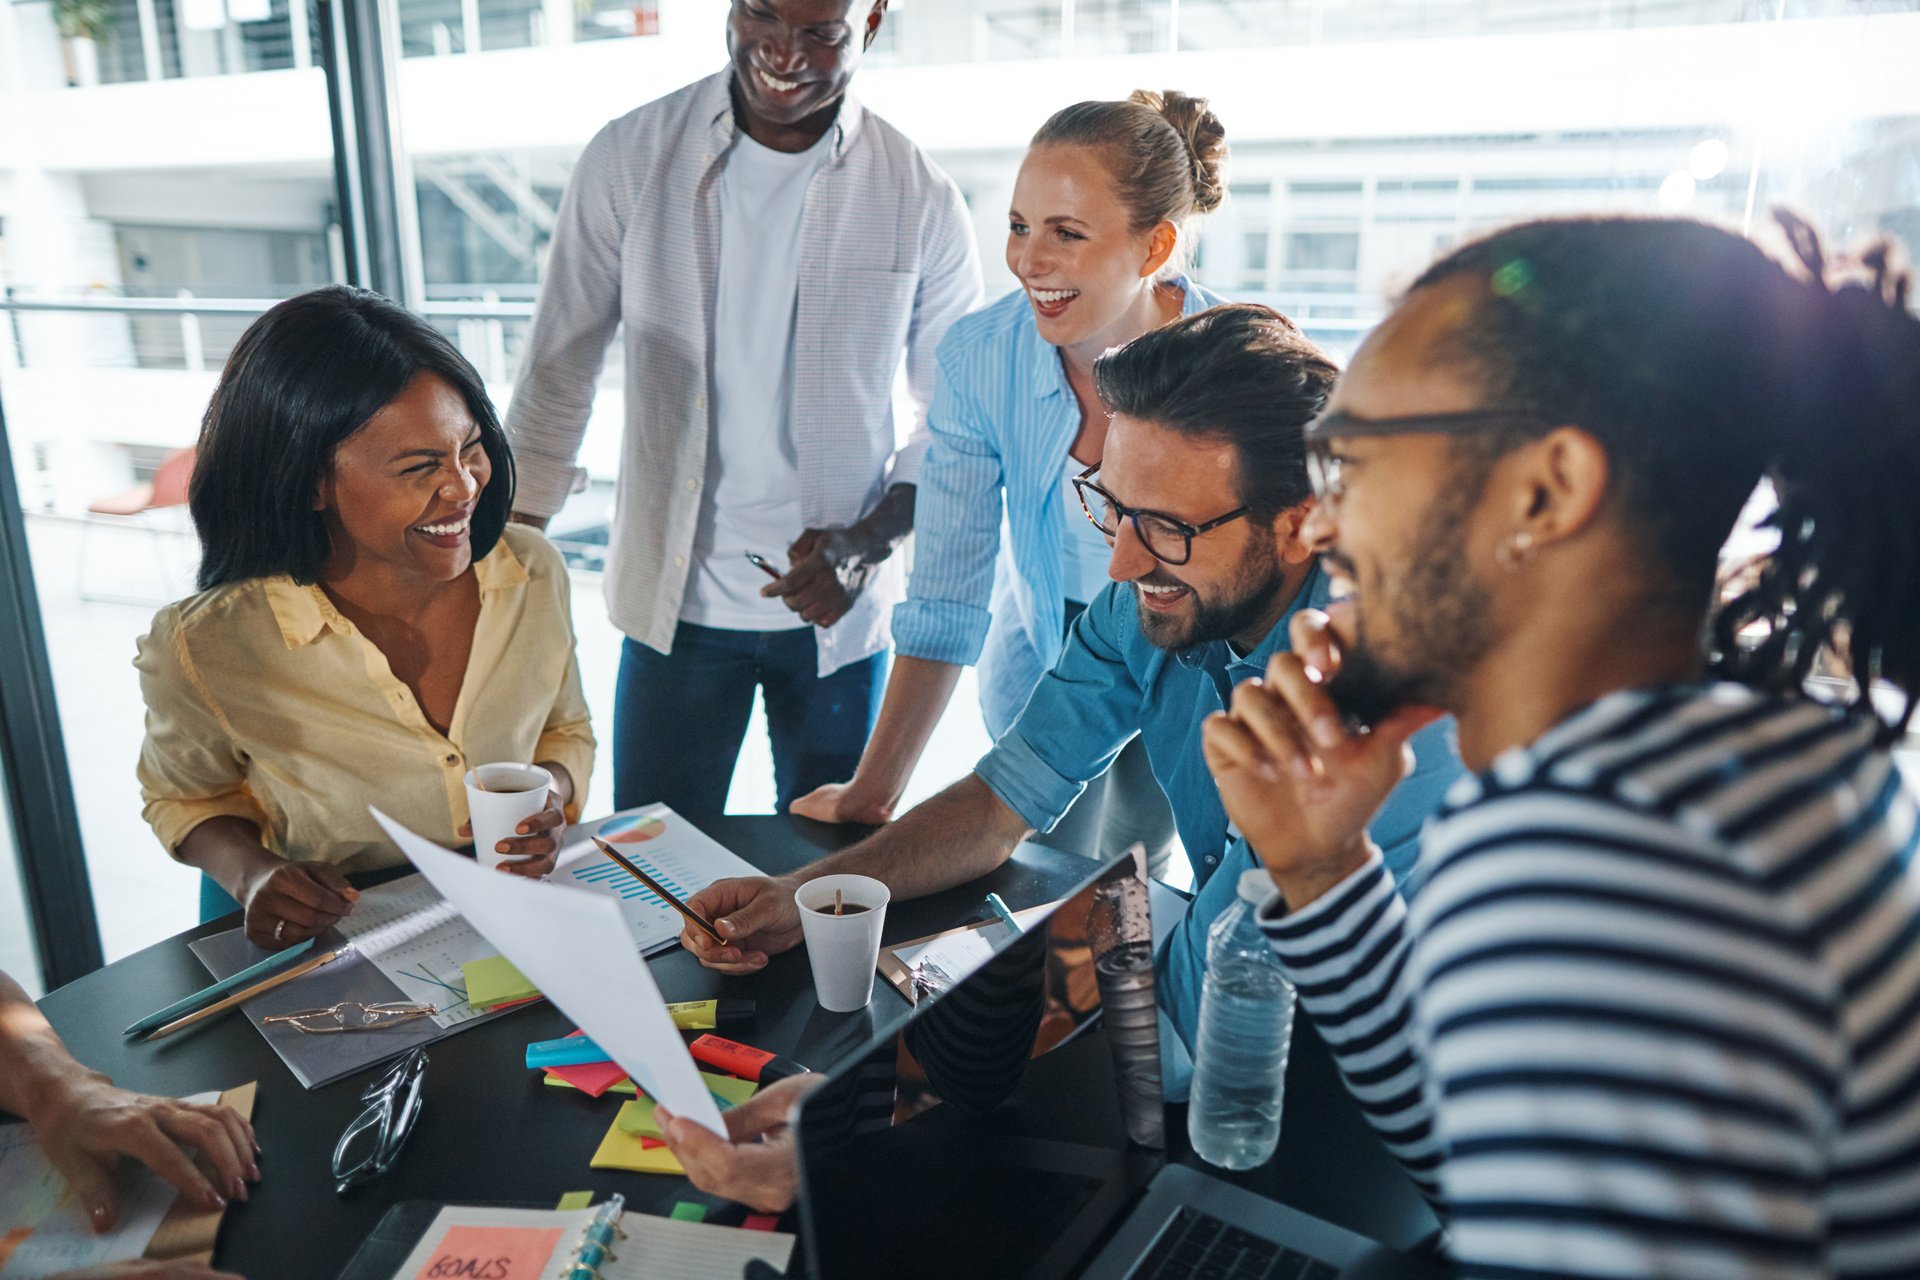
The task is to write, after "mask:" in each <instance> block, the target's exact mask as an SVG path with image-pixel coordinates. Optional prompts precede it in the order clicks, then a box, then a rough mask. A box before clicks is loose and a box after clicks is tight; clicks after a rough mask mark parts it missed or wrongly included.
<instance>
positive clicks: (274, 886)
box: [241, 861, 360, 951]
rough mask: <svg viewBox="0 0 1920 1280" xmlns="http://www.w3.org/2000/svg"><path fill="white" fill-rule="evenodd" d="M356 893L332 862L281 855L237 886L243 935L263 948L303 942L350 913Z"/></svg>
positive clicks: (357, 891)
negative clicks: (288, 858) (243, 912)
mask: <svg viewBox="0 0 1920 1280" xmlns="http://www.w3.org/2000/svg"><path fill="white" fill-rule="evenodd" d="M359 896H360V891H359V890H358V889H356V888H354V887H353V886H352V885H350V884H348V883H347V878H346V876H344V875H342V874H341V872H340V868H338V867H336V866H334V865H333V864H332V863H331V862H311V861H308V862H294V861H281V862H279V863H277V864H276V865H273V866H270V867H268V868H267V869H266V871H265V872H264V873H263V874H260V875H257V876H255V877H254V878H253V879H251V880H250V881H249V882H248V883H247V884H246V885H245V886H244V887H243V888H242V890H241V898H242V905H243V906H244V907H245V908H246V929H247V941H248V942H251V943H252V944H253V945H254V946H256V947H262V948H265V949H266V950H268V951H279V950H281V949H282V948H284V947H290V946H292V945H293V944H294V943H296V942H305V941H306V940H307V939H308V938H311V937H313V936H314V935H315V934H317V933H321V932H323V931H325V930H326V929H328V928H330V927H331V926H332V925H333V924H334V923H335V922H337V921H338V920H340V919H341V918H342V917H344V916H347V915H349V914H351V913H352V911H353V904H354V901H355V900H356V899H358V898H359Z"/></svg>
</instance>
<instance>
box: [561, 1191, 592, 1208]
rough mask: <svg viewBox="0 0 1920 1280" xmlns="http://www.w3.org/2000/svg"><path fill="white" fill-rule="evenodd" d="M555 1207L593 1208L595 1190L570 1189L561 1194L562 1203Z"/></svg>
mask: <svg viewBox="0 0 1920 1280" xmlns="http://www.w3.org/2000/svg"><path fill="white" fill-rule="evenodd" d="M553 1207H554V1208H556V1209H591V1208H592V1207H593V1192H591V1191H569V1192H567V1194H565V1195H563V1196H561V1197H560V1203H559V1204H557V1205H555V1206H553Z"/></svg>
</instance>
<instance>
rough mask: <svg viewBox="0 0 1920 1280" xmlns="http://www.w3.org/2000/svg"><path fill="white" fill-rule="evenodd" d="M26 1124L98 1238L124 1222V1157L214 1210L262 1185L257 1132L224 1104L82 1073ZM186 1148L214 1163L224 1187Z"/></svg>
mask: <svg viewBox="0 0 1920 1280" xmlns="http://www.w3.org/2000/svg"><path fill="white" fill-rule="evenodd" d="M26 1119H27V1121H28V1123H29V1124H30V1125H31V1126H32V1128H33V1136H34V1138H35V1139H36V1140H37V1141H38V1142H39V1143H40V1145H41V1147H43V1148H44V1149H45V1150H46V1153H47V1159H48V1160H50V1161H51V1162H52V1163H53V1167H54V1168H56V1169H58V1170H59V1171H60V1175H61V1176H62V1177H63V1178H65V1179H66V1181H67V1188H68V1190H69V1191H70V1192H71V1193H72V1195H73V1197H74V1198H75V1199H76V1200H78V1201H79V1202H80V1205H81V1207H82V1208H84V1209H85V1211H86V1214H87V1220H88V1221H89V1222H90V1223H92V1225H93V1229H94V1230H95V1231H105V1230H108V1229H109V1228H111V1227H112V1226H113V1224H114V1222H115V1221H116V1220H117V1219H118V1217H119V1205H118V1203H117V1201H116V1199H115V1195H114V1171H115V1167H116V1166H117V1165H118V1164H119V1162H120V1159H121V1158H122V1157H123V1156H124V1157H126V1158H128V1159H132V1160H138V1161H139V1162H140V1163H141V1164H144V1165H146V1166H147V1167H148V1168H149V1169H152V1170H153V1171H154V1172H155V1173H157V1174H159V1175H160V1177H162V1178H164V1179H165V1180H166V1181H167V1182H168V1183H170V1184H171V1185H172V1186H173V1187H174V1189H175V1190H177V1191H179V1192H180V1194H181V1195H183V1196H186V1197H187V1198H188V1199H189V1200H191V1201H192V1202H193V1203H195V1204H197V1205H200V1206H201V1207H203V1208H206V1209H224V1208H225V1207H226V1205H227V1201H228V1200H245V1199H247V1197H248V1193H247V1183H249V1182H258V1181H259V1180H260V1166H259V1165H258V1164H257V1163H255V1160H254V1157H255V1155H256V1154H258V1152H259V1150H260V1148H259V1146H258V1144H257V1143H256V1142H255V1141H254V1135H253V1126H252V1125H251V1124H249V1123H248V1122H247V1121H246V1120H245V1119H244V1118H243V1117H242V1116H241V1115H240V1113H239V1112H237V1111H235V1110H234V1109H233V1108H231V1107H227V1106H222V1105H219V1104H217V1103H214V1104H206V1105H203V1104H200V1103H192V1102H182V1101H180V1100H179V1099H178V1098H160V1097H153V1096H150V1095H147V1094H140V1093H129V1092H128V1091H127V1090H125V1089H121V1088H118V1087H116V1086H115V1085H114V1083H113V1082H112V1081H111V1080H109V1079H108V1078H107V1077H106V1076H103V1075H101V1074H99V1073H98V1072H93V1071H85V1070H81V1071H77V1072H75V1073H74V1074H72V1075H70V1076H68V1077H67V1078H66V1079H63V1080H61V1081H59V1082H57V1083H54V1084H51V1085H49V1086H48V1087H47V1088H46V1090H45V1091H44V1092H43V1093H42V1094H41V1095H40V1096H39V1097H38V1098H36V1100H35V1103H34V1105H33V1107H32V1108H31V1109H30V1112H29V1114H28V1115H27V1117H26ZM183 1147H192V1148H194V1149H195V1150H197V1151H199V1152H200V1154H201V1155H203V1156H205V1157H206V1158H207V1162H208V1163H209V1164H211V1165H212V1166H213V1168H214V1175H215V1177H216V1178H217V1179H218V1180H219V1186H218V1187H216V1186H215V1185H214V1184H213V1183H211V1182H209V1181H207V1179H206V1177H205V1176H204V1175H203V1174H202V1173H201V1172H200V1170H199V1169H198V1168H197V1167H196V1166H195V1165H194V1163H193V1160H192V1159H191V1158H190V1157H189V1156H188V1155H187V1153H186V1151H184V1150H182V1148H183Z"/></svg>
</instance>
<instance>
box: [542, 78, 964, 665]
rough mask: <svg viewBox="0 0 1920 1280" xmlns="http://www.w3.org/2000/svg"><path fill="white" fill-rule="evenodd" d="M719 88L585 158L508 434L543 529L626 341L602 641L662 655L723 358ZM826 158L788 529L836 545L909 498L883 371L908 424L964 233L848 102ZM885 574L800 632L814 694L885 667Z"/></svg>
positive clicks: (681, 594)
mask: <svg viewBox="0 0 1920 1280" xmlns="http://www.w3.org/2000/svg"><path fill="white" fill-rule="evenodd" d="M731 77H732V72H731V71H722V72H719V73H718V74H715V75H712V76H708V77H707V78H706V79H704V80H700V81H698V82H696V83H694V84H692V85H689V86H687V87H686V88H684V89H682V90H680V91H679V92H677V93H673V94H670V95H668V96H667V97H665V98H662V99H660V100H659V101H657V102H652V103H649V104H647V105H646V106H643V107H641V108H639V109H638V110H635V111H632V112H630V113H628V114H627V115H625V116H622V117H621V118H620V119H618V120H615V121H613V122H612V123H611V124H609V125H607V126H606V127H605V128H603V129H602V130H601V131H600V132H599V134H597V135H596V136H595V137H594V139H593V141H592V142H590V143H589V144H588V145H587V148H586V150H585V152H583V153H582V155H581V157H580V162H579V164H578V165H577V166H576V167H575V169H574V173H573V178H572V180H571V181H570V182H569V183H568V185H567V194H566V197H565V198H564V199H563V200H562V201H561V204H560V212H559V215H558V221H557V223H556V226H555V228H554V238H553V244H552V249H551V252H550V255H549V257H548V261H547V267H546V271H545V273H544V277H543V279H542V281H541V287H540V301H539V305H538V307H537V309H536V311H535V314H534V321H533V328H532V332H531V333H530V335H529V337H528V344H527V355H526V361H525V364H524V366H523V368H522V371H521V375H520V379H519V382H518V385H517V386H516V387H515V390H514V396H513V403H512V408H511V409H510V410H509V412H508V415H507V429H508V434H509V435H510V436H511V437H512V439H513V445H514V460H515V464H516V468H517V472H518V493H517V496H516V499H515V504H516V506H517V507H518V508H519V509H520V510H522V511H525V512H527V513H529V514H531V515H538V516H547V515H552V514H553V513H554V512H556V511H558V510H559V509H560V506H561V504H562V503H563V502H564V501H565V500H566V496H567V494H568V492H569V491H570V490H571V488H572V486H573V481H574V476H575V468H574V458H575V456H576V455H577V454H578V452H579V448H580V440H581V437H582V435H583V433H584V432H585V429H586V423H587V415H588V413H589V411H590V410H591V408H592V405H593V393H594V384H595V381H596V379H597V378H598V376H599V372H600V367H601V364H602V362H603V361H604V359H605V355H606V347H607V343H608V342H609V341H611V340H612V338H613V334H614V330H615V328H616V327H618V326H621V325H624V326H625V333H626V338H625V344H626V345H625V351H626V388H625V389H626V418H627V421H626V435H625V443H624V445H623V448H622V453H621V463H620V475H619V481H618V492H617V495H616V503H615V507H614V518H613V530H612V538H611V545H610V546H609V548H608V563H607V607H608V612H609V614H610V615H611V617H612V619H613V623H614V625H615V626H617V627H618V628H619V629H620V630H621V631H623V632H625V633H626V634H627V635H629V636H632V637H634V638H635V639H638V640H640V641H641V642H642V643H644V644H646V645H649V646H651V647H652V648H654V649H657V650H659V651H661V652H662V653H665V652H667V651H668V650H669V649H670V648H671V646H672V642H673V633H674V628H675V627H676V625H677V624H678V622H679V619H680V616H681V608H682V605H683V602H684V599H685V596H686V590H687V581H688V576H689V573H690V572H691V566H690V564H689V559H690V558H692V557H696V555H697V552H696V550H695V545H694V544H695V535H696V531H697V528H698V525H699V518H700V510H701V493H700V490H701V488H702V481H703V479H704V477H705V476H706V474H707V460H708V456H709V452H710V448H711V442H710V437H711V435H712V419H711V417H710V407H709V404H708V391H709V382H710V379H711V376H712V371H713V350H712V346H713V344H714V343H715V342H723V341H725V340H726V334H725V333H724V332H722V331H720V330H718V329H717V328H716V326H715V319H716V317H715V312H714V306H715V296H716V295H715V291H716V288H717V282H718V274H719V272H718V268H719V258H720V244H721V236H722V228H721V216H720V200H721V192H720V178H721V175H722V173H723V172H724V170H725V167H726V165H727V164H728V163H729V160H730V157H731V154H732V152H733V150H734V148H735V146H736V143H737V141H738V137H739V134H738V129H737V128H736V125H735V121H734V115H733V105H732V102H731V100H730V95H729V86H730V83H731ZM828 138H829V141H828V142H827V149H828V153H827V156H826V159H825V160H824V162H823V163H822V165H821V168H820V171H819V172H818V173H817V174H816V175H815V176H814V178H813V180H812V182H811V183H810V184H809V186H808V189H807V196H806V207H805V212H804V214H803V216H802V219H801V227H800V240H801V243H802V244H803V245H804V246H805V252H804V253H803V254H802V255H801V261H800V267H799V279H798V287H797V292H796V295H795V300H794V327H793V368H794V385H793V398H792V412H793V431H794V444H795V455H796V459H797V462H798V466H799V506H800V522H801V524H802V525H803V526H805V527H814V528H833V527H845V526H847V525H851V524H853V523H854V522H856V521H857V520H859V519H860V518H861V517H862V516H864V515H866V514H867V513H868V512H869V511H870V510H872V508H873V506H874V504H875V503H876V502H878V501H879V499H880V496H881V494H882V493H883V492H884V491H885V489H886V487H887V486H888V485H889V484H912V483H915V482H916V481H917V479H918V476H919V471H920V457H921V454H922V453H923V452H924V451H925V448H926V437H925V432H924V427H921V428H920V429H918V430H916V431H915V432H914V433H913V435H912V437H911V438H910V439H909V440H908V441H907V443H906V444H905V445H904V446H902V445H901V444H900V443H899V441H898V440H897V438H896V435H895V427H894V420H893V381H894V373H895V370H896V369H897V368H898V367H899V365H900V361H901V355H902V353H903V352H904V353H905V356H906V372H907V385H908V388H909V390H910V391H911V393H912V395H913V398H914V400H915V402H916V403H917V404H918V405H920V406H922V407H923V409H924V406H925V405H926V403H927V400H928V398H929V397H930V395H931V393H932V388H933V370H934V352H935V350H936V349H937V348H938V346H939V343H940V339H941V338H942V337H943V336H944V335H945V334H946V331H947V329H948V328H949V327H950V326H951V325H952V323H953V322H954V320H956V319H957V318H958V317H960V316H961V315H963V314H965V313H966V312H967V311H968V310H969V309H971V308H972V307H973V306H974V304H975V303H976V302H977V301H978V300H979V296H980V264H979V259H978V255H977V253H976V251H975V249H974V236H973V226H972V223H971V221H970V220H969V218H968V215H967V210H966V204H965V202H964V201H963V200H962V199H961V196H960V191H959V188H958V187H956V186H955V185H954V183H953V180H952V179H950V178H948V177H947V176H946V175H945V174H944V173H942V172H941V171H940V170H939V169H938V168H936V167H935V166H934V164H933V162H932V161H931V160H929V159H928V158H927V156H926V155H925V154H924V153H923V152H922V151H921V150H920V149H919V148H918V147H916V146H914V145H913V144H912V143H911V142H910V141H908V140H907V138H906V137H905V136H904V135H902V134H901V133H900V132H899V131H898V130H897V129H895V128H893V126H891V125H889V124H888V123H887V122H886V121H884V120H882V119H880V118H879V117H877V116H875V115H874V114H873V113H872V112H870V111H868V110H867V109H866V108H865V107H863V106H861V105H860V104H859V102H858V101H857V100H856V99H855V98H854V97H853V96H852V95H851V94H849V95H848V96H847V97H846V98H845V99H843V100H842V102H841V106H840V111H839V114H838V116H837V117H836V119H835V123H834V125H833V127H832V129H831V130H829V132H828ZM795 532H796V533H798V532H799V531H798V530H795ZM760 550H761V552H762V554H764V555H767V556H770V557H776V556H779V555H780V554H781V553H783V552H785V550H786V548H785V546H780V547H767V548H762V549H760ZM900 560H901V558H900V557H898V556H895V557H892V558H890V559H889V560H887V561H886V562H884V563H883V564H882V565H881V566H880V569H879V571H878V572H877V573H876V574H875V575H874V577H873V578H872V579H870V580H869V582H868V584H867V588H866V590H865V592H864V593H863V594H862V596H861V598H860V599H859V600H858V601H857V602H856V603H855V605H854V607H853V609H852V610H851V611H849V612H848V614H847V616H846V617H844V618H842V619H840V621H839V622H837V623H835V624H834V625H833V626H832V627H828V628H824V629H821V630H818V631H817V632H816V636H817V638H818V641H819V654H820V658H819V670H820V672H821V673H822V674H826V673H829V672H832V671H834V670H836V669H837V668H839V667H841V666H843V665H845V664H847V663H849V662H855V661H858V660H860V659H862V658H866V657H869V656H871V655H872V654H874V653H877V652H879V651H880V650H881V649H882V648H884V647H885V645H886V643H887V621H888V615H889V614H890V612H891V610H892V608H893V605H894V603H895V602H896V601H897V600H898V599H899V597H900V594H901V588H902V583H903V570H902V568H901V564H900Z"/></svg>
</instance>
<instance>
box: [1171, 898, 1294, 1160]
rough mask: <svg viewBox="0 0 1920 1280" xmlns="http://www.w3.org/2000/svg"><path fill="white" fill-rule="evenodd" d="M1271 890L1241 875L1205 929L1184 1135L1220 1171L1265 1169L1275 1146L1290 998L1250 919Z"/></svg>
mask: <svg viewBox="0 0 1920 1280" xmlns="http://www.w3.org/2000/svg"><path fill="white" fill-rule="evenodd" d="M1272 892H1273V880H1272V879H1271V878H1270V877H1269V876H1268V875H1267V873H1266V872H1265V871H1263V870H1261V869H1259V868H1255V869H1253V870H1251V871H1248V872H1246V873H1245V874H1244V875H1242V876H1241V877H1240V900H1239V901H1238V902H1236V903H1234V904H1233V905H1232V906H1231V907H1229V908H1228V909H1227V910H1226V911H1225V912H1224V913H1222V915H1221V916H1220V918H1219V919H1218V920H1215V921H1214V922H1213V927H1212V928H1211V929H1209V930H1208V931H1207V980H1206V986H1205V988H1204V989H1203V994H1202V995H1201V997H1200V1035H1199V1041H1200V1042H1199V1045H1198V1046H1197V1050H1198V1051H1197V1054H1196V1056H1195V1060H1194V1069H1193V1096H1192V1099H1191V1101H1190V1102H1189V1103H1188V1107H1187V1137H1188V1138H1189V1140H1191V1141H1192V1143H1193V1149H1194V1151H1195V1152H1196V1153H1197V1154H1198V1155H1199V1156H1200V1158H1201V1159H1203V1160H1205V1161H1207V1162H1208V1163H1209V1164H1215V1165H1218V1166H1220V1167H1221V1168H1223V1169H1251V1168H1253V1167H1254V1166H1255V1165H1258V1164H1263V1163H1265V1162H1266V1160H1267V1159H1268V1157H1270V1156H1272V1155H1273V1149H1274V1147H1276V1146H1277V1145H1279V1142H1280V1092H1281V1089H1282V1088H1283V1087H1284V1086H1285V1084H1286V1079H1287V1050H1288V1047H1289V1046H1290V1045H1291V1044H1292V1042H1293V1002H1294V993H1293V988H1292V987H1291V986H1289V985H1288V984H1287V980H1286V979H1285V978H1283V977H1282V976H1281V975H1280V962H1279V961H1278V960H1277V959H1275V958H1274V954H1273V948H1272V947H1270V946H1269V945H1268V944H1267V937H1266V935H1265V934H1264V933H1262V932H1261V931H1260V925H1259V922H1258V921H1257V920H1256V919H1255V917H1254V912H1255V910H1256V909H1257V908H1258V907H1259V905H1260V904H1261V903H1262V902H1264V901H1266V899H1267V897H1268V895H1270V894H1271V893H1272Z"/></svg>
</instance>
